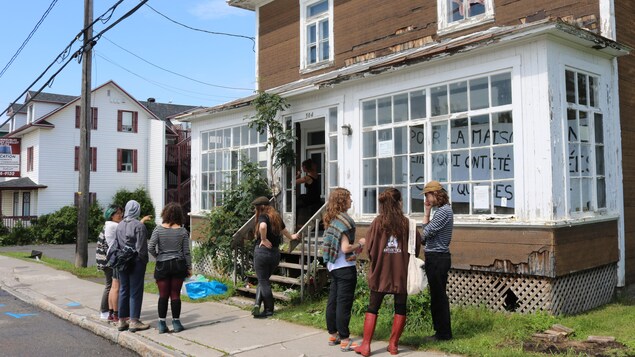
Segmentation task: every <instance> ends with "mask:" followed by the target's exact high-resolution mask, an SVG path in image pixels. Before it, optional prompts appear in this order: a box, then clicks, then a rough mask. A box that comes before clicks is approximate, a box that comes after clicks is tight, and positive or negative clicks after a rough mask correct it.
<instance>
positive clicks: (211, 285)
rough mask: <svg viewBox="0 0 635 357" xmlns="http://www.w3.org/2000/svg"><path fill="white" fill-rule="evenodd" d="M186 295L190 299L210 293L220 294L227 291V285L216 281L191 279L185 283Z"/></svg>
mask: <svg viewBox="0 0 635 357" xmlns="http://www.w3.org/2000/svg"><path fill="white" fill-rule="evenodd" d="M185 291H186V292H187V297H189V298H190V299H192V300H196V299H202V298H204V297H207V296H210V295H221V294H224V293H226V292H227V285H225V284H223V283H220V282H218V281H215V280H212V281H208V282H205V281H193V282H189V283H187V284H185Z"/></svg>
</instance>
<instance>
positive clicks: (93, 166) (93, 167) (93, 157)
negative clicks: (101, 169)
mask: <svg viewBox="0 0 635 357" xmlns="http://www.w3.org/2000/svg"><path fill="white" fill-rule="evenodd" d="M88 155H89V159H88V160H89V161H90V166H89V167H90V171H93V172H95V171H97V147H95V146H91V147H90V152H89V153H88ZM75 171H79V146H75Z"/></svg>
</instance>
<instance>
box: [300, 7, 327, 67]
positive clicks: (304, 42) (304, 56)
mask: <svg viewBox="0 0 635 357" xmlns="http://www.w3.org/2000/svg"><path fill="white" fill-rule="evenodd" d="M323 1H326V2H327V3H328V10H327V11H326V12H324V13H321V14H319V15H316V16H313V17H308V14H307V12H308V7H310V6H312V5H315V4H317V3H320V2H323ZM324 20H327V21H328V31H329V36H328V42H327V43H328V46H329V55H328V58H327V59H324V60H319V56H320V52H321V46H320V42H321V41H320V36H319V34H318V33H319V27H320V26H319V24H320V23H321V22H323V21H324ZM311 25H315V26H316V41H317V42H316V47H317V48H316V62H315V63H309V58H308V57H309V56H308V53H307V52H308V45H309V43H308V31H307V29H308V27H309V26H311ZM322 42H323V41H322ZM334 48H335V46H334V41H333V0H301V1H300V71H301V72H302V73H305V72H311V71H315V70H318V69H321V68H325V67H328V66H330V65H332V64H333V63H334V56H335V50H334Z"/></svg>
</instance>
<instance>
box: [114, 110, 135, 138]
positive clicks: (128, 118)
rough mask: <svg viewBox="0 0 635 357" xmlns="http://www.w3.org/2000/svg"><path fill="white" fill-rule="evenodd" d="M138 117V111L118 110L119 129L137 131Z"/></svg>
mask: <svg viewBox="0 0 635 357" xmlns="http://www.w3.org/2000/svg"><path fill="white" fill-rule="evenodd" d="M138 119H139V113H138V112H131V111H126V110H119V111H117V131H126V132H130V133H136V132H137V122H138Z"/></svg>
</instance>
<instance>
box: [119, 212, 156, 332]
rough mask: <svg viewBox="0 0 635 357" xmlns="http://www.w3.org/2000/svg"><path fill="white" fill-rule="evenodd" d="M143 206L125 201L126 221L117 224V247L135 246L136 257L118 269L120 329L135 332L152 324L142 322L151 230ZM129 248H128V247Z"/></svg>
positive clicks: (133, 247) (124, 248) (123, 248)
mask: <svg viewBox="0 0 635 357" xmlns="http://www.w3.org/2000/svg"><path fill="white" fill-rule="evenodd" d="M140 214H141V206H140V205H139V202H137V201H135V200H130V201H128V203H126V208H125V211H124V218H123V221H121V222H120V223H119V225H118V226H117V230H116V232H115V234H116V240H117V242H116V246H117V249H119V250H122V251H123V250H128V251H130V248H132V249H134V251H135V252H136V257H134V258H133V262H132V263H131V264H130V266H129V267H128V268H126V269H124V270H120V271H119V327H118V330H119V331H125V330H129V331H130V332H136V331H141V330H147V329H148V328H150V326H149V325H147V324H144V323H143V322H141V320H140V319H139V317H140V316H141V304H142V303H143V281H144V277H145V273H146V265H147V264H148V231H147V229H146V227H145V225H144V224H143V223H142V221H145V220H146V219H149V218H150V217H151V216H146V217H143V220H142V221H139V215H140ZM126 247H128V248H126Z"/></svg>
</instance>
